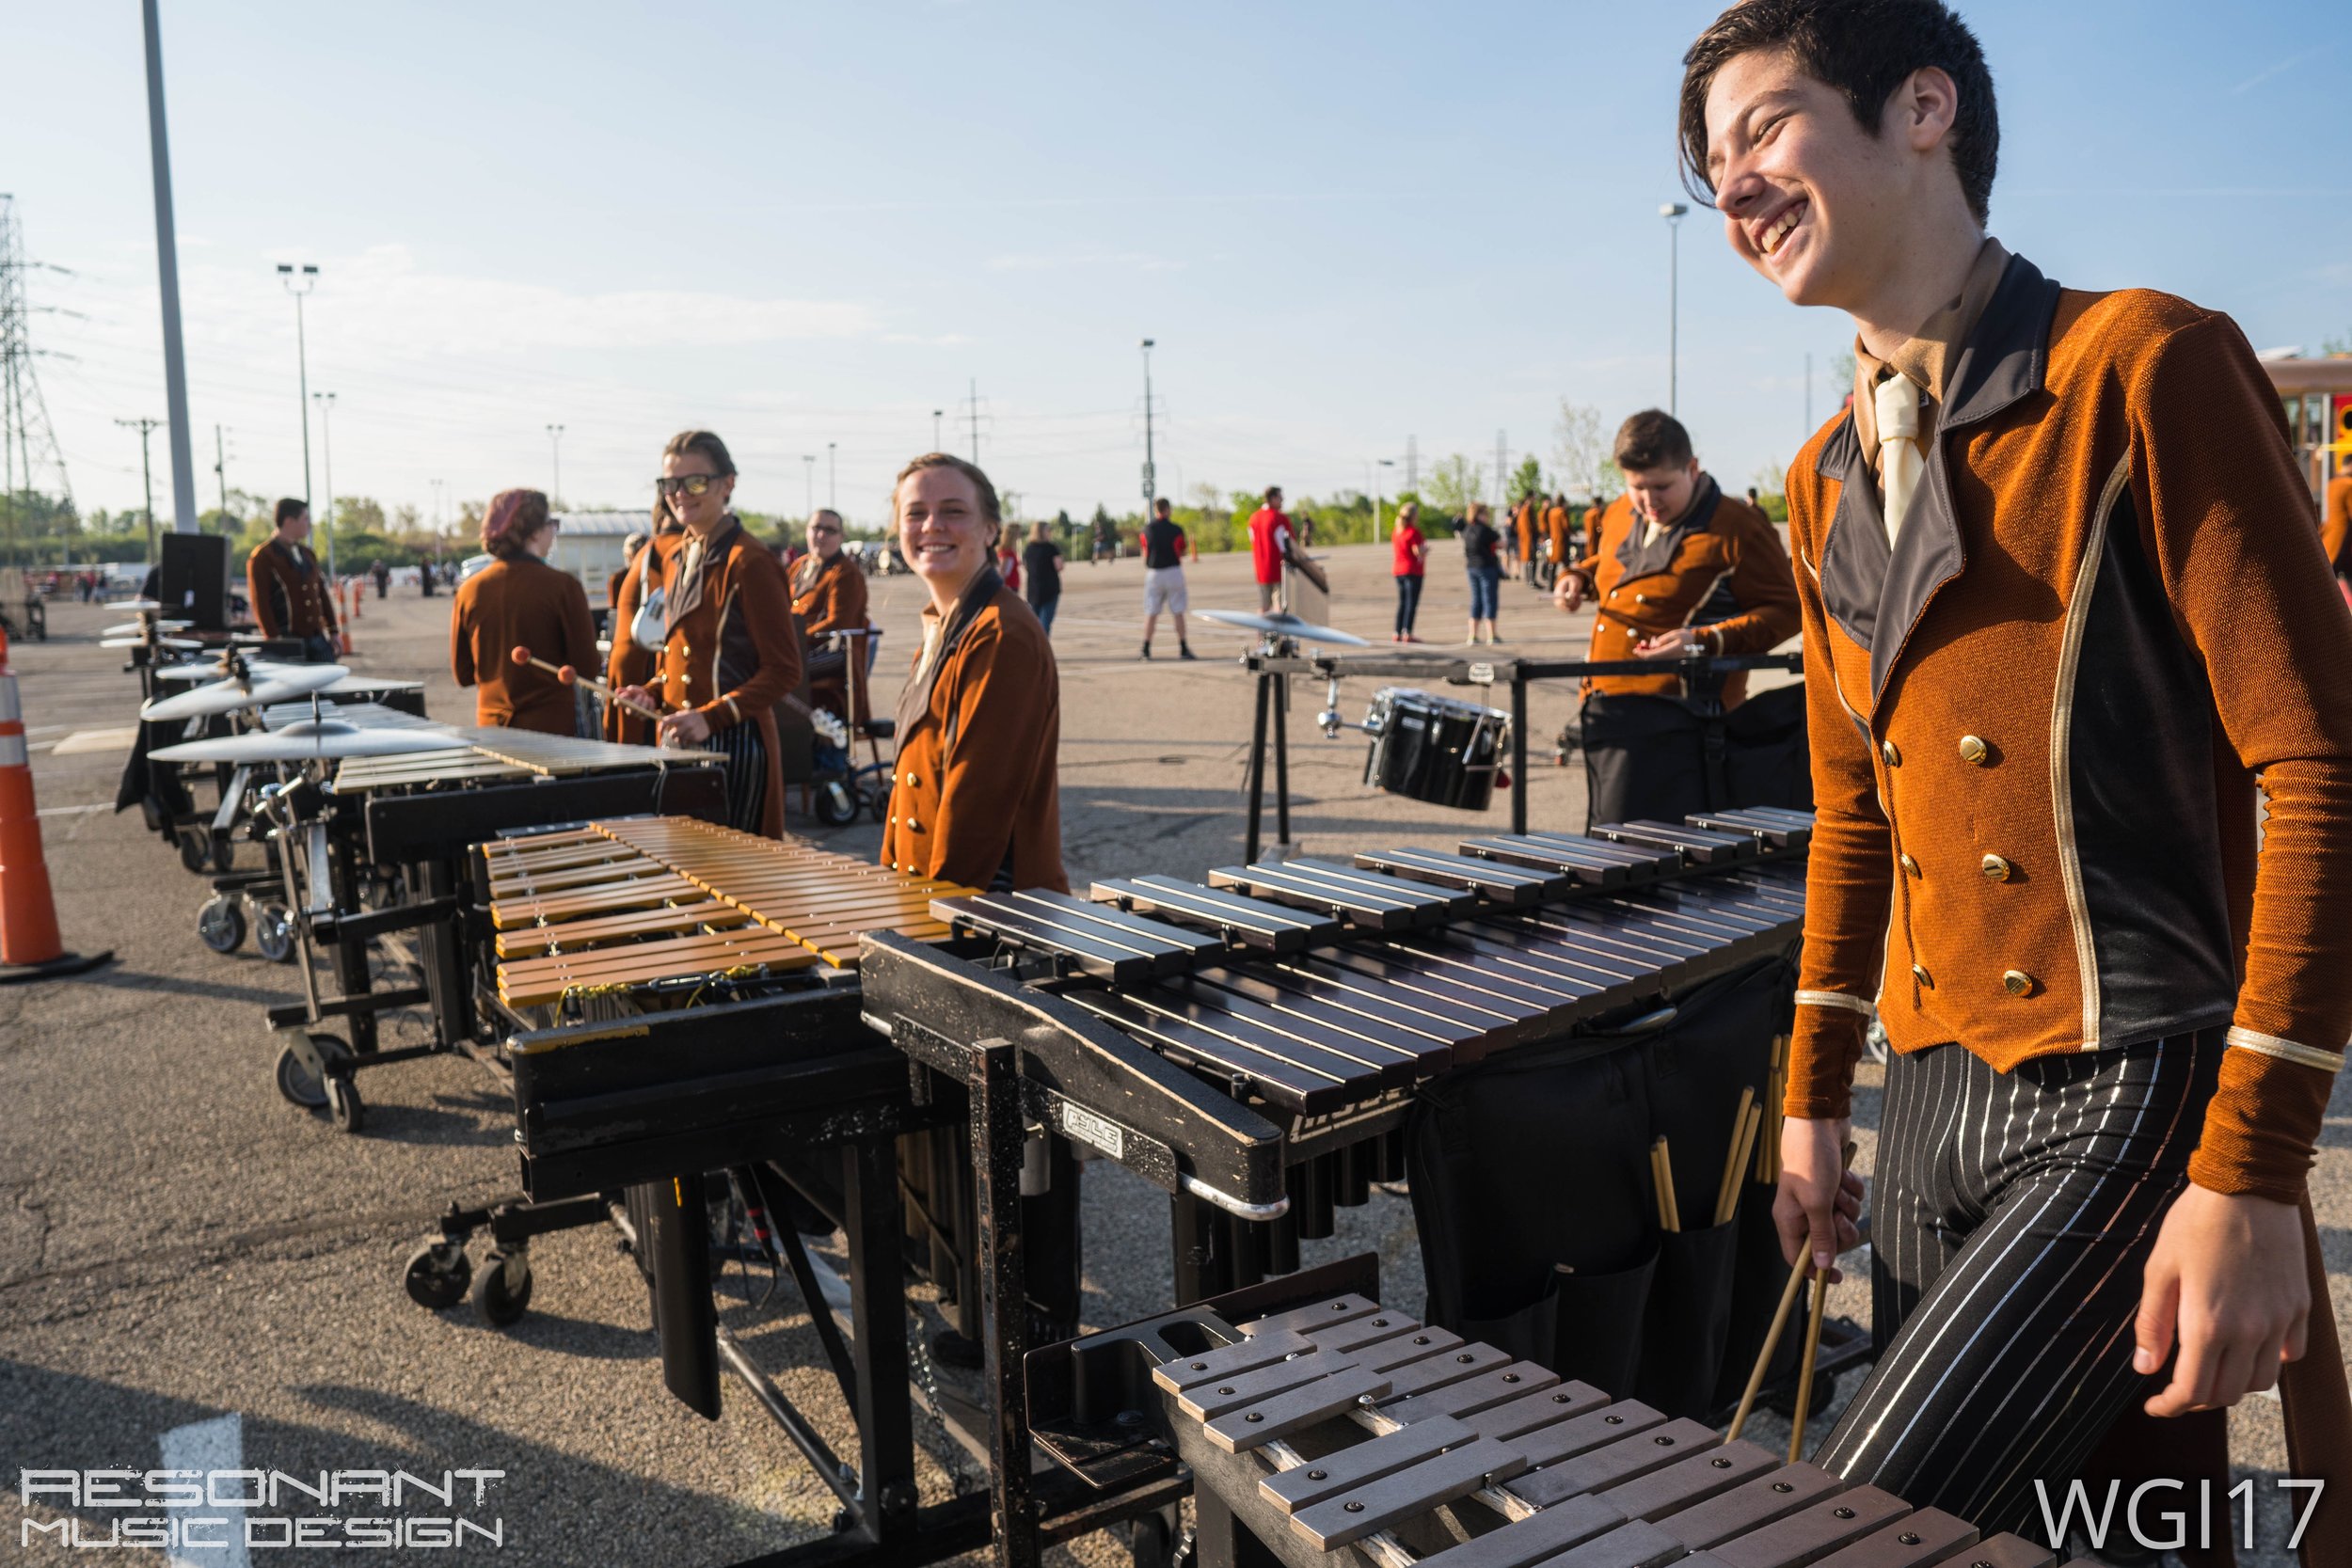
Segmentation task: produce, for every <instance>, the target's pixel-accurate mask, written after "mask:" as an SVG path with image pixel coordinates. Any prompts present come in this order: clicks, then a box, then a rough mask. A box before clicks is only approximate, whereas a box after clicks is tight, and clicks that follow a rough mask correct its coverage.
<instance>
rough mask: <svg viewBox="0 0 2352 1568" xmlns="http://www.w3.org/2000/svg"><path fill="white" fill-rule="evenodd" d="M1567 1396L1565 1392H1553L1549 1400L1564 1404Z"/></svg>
mask: <svg viewBox="0 0 2352 1568" xmlns="http://www.w3.org/2000/svg"><path fill="white" fill-rule="evenodd" d="M1568 1398H1569V1396H1567V1395H1565V1394H1554V1395H1552V1396H1551V1402H1552V1403H1554V1404H1565V1403H1567V1402H1568Z"/></svg>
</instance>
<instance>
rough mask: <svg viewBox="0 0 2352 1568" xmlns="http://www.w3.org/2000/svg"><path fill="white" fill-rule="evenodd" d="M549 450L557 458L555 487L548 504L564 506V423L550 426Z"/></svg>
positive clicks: (551, 491) (549, 495) (550, 492)
mask: <svg viewBox="0 0 2352 1568" xmlns="http://www.w3.org/2000/svg"><path fill="white" fill-rule="evenodd" d="M548 451H549V452H550V453H552V454H553V456H554V459H555V488H553V489H552V490H549V491H548V505H549V506H562V505H563V504H564V427H563V426H562V425H560V424H551V425H549V426H548Z"/></svg>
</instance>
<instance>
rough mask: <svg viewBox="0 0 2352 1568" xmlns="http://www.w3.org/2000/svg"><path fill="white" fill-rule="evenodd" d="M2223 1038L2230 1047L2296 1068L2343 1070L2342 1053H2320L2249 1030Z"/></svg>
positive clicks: (2234, 1031) (2233, 1032)
mask: <svg viewBox="0 0 2352 1568" xmlns="http://www.w3.org/2000/svg"><path fill="white" fill-rule="evenodd" d="M2224 1038H2225V1039H2227V1040H2228V1041H2229V1043H2230V1044H2232V1045H2237V1046H2243V1047H2245V1048H2246V1049H2247V1050H2249V1051H2259V1052H2260V1053H2263V1054H2264V1055H2265V1056H2276V1057H2278V1058H2279V1060H2280V1061H2282V1062H2293V1063H2295V1064H2296V1066H2298V1067H2309V1068H2317V1069H2319V1070H2320V1071H2322V1072H2342V1071H2343V1070H2344V1053H2343V1052H2341V1051H2322V1050H2320V1049H2319V1047H2317V1046H2315V1045H2299V1044H2297V1043H2296V1042H2295V1041H2294V1040H2282V1039H2280V1037H2278V1036H2276V1035H2258V1034H2256V1033H2254V1031H2253V1030H2251V1029H2232V1030H2231V1031H2230V1032H2229V1034H2228V1035H2226V1036H2224Z"/></svg>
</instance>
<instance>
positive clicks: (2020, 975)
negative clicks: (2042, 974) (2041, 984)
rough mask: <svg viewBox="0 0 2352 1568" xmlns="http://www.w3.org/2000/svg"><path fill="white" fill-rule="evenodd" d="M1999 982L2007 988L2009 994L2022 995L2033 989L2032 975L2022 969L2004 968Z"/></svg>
mask: <svg viewBox="0 0 2352 1568" xmlns="http://www.w3.org/2000/svg"><path fill="white" fill-rule="evenodd" d="M2001 984H2003V985H2004V986H2007V987H2008V988H2009V993H2010V995H2011V996H2023V995H2025V994H2026V992H2028V991H2030V990H2033V976H2032V975H2030V974H2026V972H2025V971H2024V970H2022V969H2010V970H2004V971H2002V973H2001Z"/></svg>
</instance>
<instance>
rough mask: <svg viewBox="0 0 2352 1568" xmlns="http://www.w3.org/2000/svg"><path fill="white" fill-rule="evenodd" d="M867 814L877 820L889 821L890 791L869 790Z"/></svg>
mask: <svg viewBox="0 0 2352 1568" xmlns="http://www.w3.org/2000/svg"><path fill="white" fill-rule="evenodd" d="M866 816H870V817H872V818H873V819H874V820H875V821H877V822H887V821H889V820H890V791H888V790H886V789H875V790H870V791H868V792H867V794H866Z"/></svg>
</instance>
